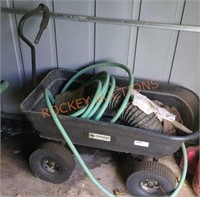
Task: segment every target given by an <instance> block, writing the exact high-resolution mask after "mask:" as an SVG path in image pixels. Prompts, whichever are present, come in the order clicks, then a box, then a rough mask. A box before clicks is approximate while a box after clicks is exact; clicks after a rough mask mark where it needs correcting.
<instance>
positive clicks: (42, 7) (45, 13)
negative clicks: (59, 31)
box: [18, 4, 50, 87]
mask: <svg viewBox="0 0 200 197" xmlns="http://www.w3.org/2000/svg"><path fill="white" fill-rule="evenodd" d="M41 11H42V12H43V16H42V21H41V23H40V29H39V31H38V33H37V35H36V38H35V41H34V43H35V44H38V43H39V40H40V38H41V36H42V33H43V31H44V30H45V29H46V27H47V25H48V22H49V17H50V11H49V8H48V7H47V6H46V5H44V4H40V5H39V6H38V7H37V8H35V9H33V10H31V11H29V12H27V13H26V14H25V15H24V16H22V18H21V20H20V21H19V25H18V34H19V37H20V38H21V39H22V40H23V41H24V42H25V43H26V44H27V45H28V46H29V47H30V48H31V62H32V83H33V86H34V87H35V86H36V57H35V47H34V45H33V44H32V43H31V42H30V41H29V40H28V39H27V38H26V37H25V36H24V34H23V27H24V23H25V21H26V20H27V19H28V18H30V17H31V16H33V15H35V14H38V13H39V12H41Z"/></svg>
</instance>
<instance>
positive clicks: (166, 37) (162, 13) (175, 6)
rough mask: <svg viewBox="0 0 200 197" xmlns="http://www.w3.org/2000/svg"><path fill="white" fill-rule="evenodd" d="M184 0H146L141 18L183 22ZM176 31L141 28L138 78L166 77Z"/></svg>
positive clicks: (137, 66) (136, 72)
mask: <svg viewBox="0 0 200 197" xmlns="http://www.w3.org/2000/svg"><path fill="white" fill-rule="evenodd" d="M183 5H184V1H183V0H170V1H164V0H143V1H142V7H141V15H140V20H142V21H152V22H163V23H180V20H181V15H182V10H183ZM176 37H177V33H176V32H175V33H174V32H172V31H169V30H159V29H147V28H140V29H139V35H138V40H137V51H136V60H135V65H134V66H135V69H134V72H135V75H136V77H138V78H143V79H154V80H160V81H166V79H167V76H168V75H169V71H170V68H171V61H172V58H173V52H174V50H175V43H176Z"/></svg>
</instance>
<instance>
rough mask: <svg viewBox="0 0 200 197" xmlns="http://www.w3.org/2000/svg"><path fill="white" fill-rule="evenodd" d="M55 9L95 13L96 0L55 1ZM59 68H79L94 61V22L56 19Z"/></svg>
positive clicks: (58, 10) (86, 13)
mask: <svg viewBox="0 0 200 197" xmlns="http://www.w3.org/2000/svg"><path fill="white" fill-rule="evenodd" d="M54 11H55V12H61V13H73V14H80V15H81V14H83V15H92V16H93V15H94V1H93V0H84V1H54ZM55 21H56V40H57V53H58V64H59V65H58V66H59V68H70V69H78V68H79V67H81V66H83V65H88V64H91V63H93V62H94V24H92V23H79V22H73V21H65V20H60V19H56V20H55Z"/></svg>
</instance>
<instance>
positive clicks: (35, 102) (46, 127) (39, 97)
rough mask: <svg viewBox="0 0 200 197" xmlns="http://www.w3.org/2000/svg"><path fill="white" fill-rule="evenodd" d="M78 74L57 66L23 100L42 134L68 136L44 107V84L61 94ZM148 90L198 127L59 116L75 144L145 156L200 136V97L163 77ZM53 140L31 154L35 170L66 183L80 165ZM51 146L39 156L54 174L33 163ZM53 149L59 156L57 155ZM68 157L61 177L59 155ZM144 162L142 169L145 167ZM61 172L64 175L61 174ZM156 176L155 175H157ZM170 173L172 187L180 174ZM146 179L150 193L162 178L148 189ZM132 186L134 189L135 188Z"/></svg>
mask: <svg viewBox="0 0 200 197" xmlns="http://www.w3.org/2000/svg"><path fill="white" fill-rule="evenodd" d="M73 74H74V72H72V71H69V70H65V69H57V70H53V71H51V72H50V73H49V74H48V75H47V76H46V77H45V78H44V79H43V80H42V82H41V83H40V84H39V85H38V86H37V87H36V89H34V90H33V91H32V92H31V94H29V96H28V97H27V98H26V99H25V100H24V101H23V103H22V104H21V111H22V112H24V113H25V115H26V117H27V118H28V119H29V120H30V121H31V123H32V124H33V127H34V128H35V130H37V131H38V132H39V134H40V136H41V137H42V138H46V139H48V140H53V141H64V139H63V137H62V136H61V134H60V132H59V131H58V128H57V127H56V126H55V124H54V122H53V120H52V119H51V117H49V116H47V115H45V114H44V113H42V112H43V111H42V110H44V108H47V106H46V104H45V100H44V89H45V88H48V89H49V90H50V91H51V92H52V94H53V95H55V94H57V93H58V92H59V91H60V90H61V88H62V86H63V85H64V84H65V83H66V81H67V80H68V79H69V78H70V77H71V76H72V75H73ZM86 79H87V76H86V75H84V76H83V77H80V79H79V81H77V83H79V82H80V81H84V80H86ZM136 82H137V81H136ZM117 85H118V86H119V87H125V86H126V85H127V79H126V78H117ZM142 93H143V94H145V95H146V96H148V97H149V98H150V99H155V100H159V101H161V102H163V103H164V104H166V105H169V106H174V107H176V108H177V109H178V111H179V112H180V114H181V117H182V119H183V122H184V124H185V126H187V127H188V128H189V129H191V130H193V131H194V133H193V134H191V135H187V136H170V135H166V134H160V133H155V132H153V131H150V130H145V129H139V128H133V127H129V126H124V125H120V124H113V123H108V122H102V121H98V122H97V121H93V120H86V119H82V118H72V117H69V116H65V115H58V116H59V119H60V121H61V123H62V125H63V126H64V128H65V130H66V131H67V133H68V135H69V136H70V138H71V140H72V141H73V143H74V144H78V145H84V146H90V147H95V148H101V149H107V150H112V151H118V152H125V153H132V154H137V155H143V156H150V157H152V158H160V157H162V156H166V155H170V154H173V153H174V152H176V151H177V150H178V149H179V148H180V146H181V144H182V143H183V142H184V141H187V140H193V139H195V138H197V137H198V135H199V131H198V129H199V122H198V121H199V107H198V106H199V98H198V97H197V95H195V94H194V93H193V92H192V91H190V90H188V89H186V88H183V87H181V86H177V85H169V84H162V83H160V84H159V86H158V87H157V88H156V89H154V90H148V91H142ZM50 144H51V145H49V144H48V143H47V144H46V145H43V146H42V147H41V148H40V149H38V150H36V152H34V153H33V154H32V156H31V157H30V162H32V163H31V164H30V165H32V166H33V167H32V169H33V171H34V170H35V172H36V174H37V173H38V176H39V177H40V178H42V179H44V180H47V181H51V182H54V183H60V182H63V181H65V180H67V179H68V178H69V176H70V174H71V172H72V171H73V168H74V161H73V158H72V157H71V156H70V152H69V151H68V150H67V149H66V148H64V147H62V146H61V145H60V144H56V143H55V142H54V143H50ZM53 144H54V145H53ZM53 146H54V147H53ZM52 147H53V148H52ZM64 149H65V150H64ZM45 150H48V151H47V152H48V154H49V152H51V155H49V156H45V157H44V158H39V159H40V160H41V161H42V162H41V164H42V165H41V168H42V167H44V169H46V171H47V172H49V174H50V175H48V176H47V175H46V174H45V172H42V173H41V172H38V169H34V165H33V163H34V162H35V161H34V162H33V160H35V159H36V160H37V159H38V157H39V156H38V155H39V153H40V154H41V151H43V152H42V153H44V152H45ZM37 151H39V152H37ZM66 151H67V152H66ZM52 155H57V156H56V157H53V156H52ZM66 155H68V156H66ZM51 157H53V159H49V158H51ZM62 157H64V158H63V160H64V161H66V160H68V161H67V165H68V172H67V173H65V175H60V176H59V177H58V174H59V172H60V168H61V167H62V164H60V165H61V167H59V165H57V164H56V162H57V163H59V162H61V163H62V161H59V159H58V158H62ZM66 157H67V159H66ZM45 158H47V159H45ZM39 159H38V160H39ZM145 162H146V164H144V163H143V164H142V166H143V167H144V168H148V166H149V165H150V166H151V169H152V170H153V171H152V173H155V174H156V173H157V170H156V169H159V168H161V171H165V170H163V169H162V168H164V169H166V166H164V167H163V166H162V165H161V166H159V165H160V164H159V163H158V165H156V164H155V162H152V163H148V162H147V161H145ZM63 165H64V164H63ZM154 165H156V166H154ZM145 166H146V167H145ZM140 168H141V169H142V167H140ZM141 169H140V170H141ZM39 171H40V169H39ZM163 173H165V172H163ZM169 173H170V172H168V174H169ZM60 174H61V173H60ZM51 175H52V176H51ZM157 175H158V174H157ZM56 176H57V177H58V178H56ZM140 176H141V175H140ZM159 176H160V175H159ZM161 176H162V175H161ZM163 176H165V175H163ZM130 177H131V176H130ZM168 177H169V176H168ZM130 179H131V178H129V182H128V184H127V185H128V187H131V186H130V184H132V183H131V181H130ZM134 179H135V178H134ZM151 179H152V180H153V178H151ZM166 179H167V180H168V181H169V183H164V184H165V185H166V187H168V186H167V184H169V185H170V184H171V185H173V184H174V183H172V182H174V180H170V178H166ZM145 180H147V182H148V180H149V179H144V181H143V182H142V181H141V188H142V189H143V190H144V191H145V192H146V193H147V194H149V192H150V193H151V190H152V188H153V189H156V188H157V186H156V184H157V182H155V181H154V182H153V184H154V186H153V187H150V190H149V187H146V188H147V189H145V186H144V187H143V185H142V183H144V185H148V184H149V182H148V183H146V182H145ZM161 182H162V180H161ZM160 184H162V183H160ZM171 185H170V186H169V188H168V189H166V191H167V190H168V191H170V189H171V188H170V187H171ZM129 191H130V192H131V193H133V192H132V191H131V189H130V188H129ZM134 194H137V193H134ZM138 194H140V193H138Z"/></svg>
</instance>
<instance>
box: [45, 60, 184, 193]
mask: <svg viewBox="0 0 200 197" xmlns="http://www.w3.org/2000/svg"><path fill="white" fill-rule="evenodd" d="M108 66H110V67H114V68H122V69H124V70H125V71H126V72H127V73H128V75H129V88H128V91H127V94H126V96H125V97H124V100H123V102H122V104H121V106H120V107H119V109H118V111H117V112H116V114H115V115H114V117H113V118H112V119H111V122H113V123H114V122H115V121H116V120H117V119H118V118H119V116H120V115H121V113H122V112H123V110H124V109H125V107H126V105H127V103H128V100H129V98H130V93H131V90H132V89H133V83H134V80H133V76H132V73H131V71H130V70H129V68H128V67H126V66H124V65H122V64H117V63H100V64H95V65H91V66H88V67H85V68H83V69H81V70H80V71H79V72H77V73H76V74H75V75H74V76H72V78H70V80H69V81H68V82H67V83H66V84H65V86H64V88H63V89H62V91H61V92H62V93H63V92H65V91H66V90H67V89H68V87H69V86H70V85H71V84H72V83H73V82H74V80H76V79H77V78H78V77H79V76H80V75H82V74H84V73H85V72H87V71H89V70H92V69H95V68H100V67H108ZM102 75H104V77H105V78H104V79H105V80H104V81H103V83H102V80H100V79H101V77H102ZM91 83H97V90H96V93H95V94H94V95H95V96H94V97H93V100H92V101H91V103H90V105H89V106H85V107H84V108H82V109H80V110H79V111H78V112H75V113H74V114H71V116H79V115H80V116H81V117H82V118H91V116H92V115H93V114H94V113H95V112H96V111H97V109H98V108H99V106H100V105H101V103H102V97H105V96H106V95H107V98H106V101H105V102H104V104H103V106H101V110H100V112H98V115H97V116H96V117H95V118H94V119H95V120H99V119H100V118H101V116H102V115H103V113H104V111H105V109H106V107H107V105H108V103H109V101H110V99H111V97H112V93H113V91H114V87H115V79H114V78H113V77H112V76H111V77H110V76H109V75H108V74H107V73H101V74H99V75H97V76H96V77H94V78H92V80H90V81H89V82H88V85H90V84H91ZM45 101H46V104H47V107H48V109H49V111H50V113H51V116H52V119H53V121H54V123H55V124H56V126H57V127H58V129H59V131H60V132H61V134H62V136H63V138H64V139H65V141H66V142H67V144H68V146H69V147H70V149H71V150H72V152H73V154H74V155H75V157H76V158H77V160H78V161H79V163H80V165H81V166H82V168H83V169H84V171H85V172H86V174H87V175H88V177H89V178H90V179H91V180H92V182H93V183H94V184H95V185H96V186H97V187H98V188H99V189H100V190H101V191H102V192H103V193H104V194H106V196H109V197H115V196H114V195H113V194H112V193H110V192H109V191H107V190H106V189H105V188H104V187H103V186H102V185H101V184H100V183H99V182H98V181H97V180H96V179H95V177H94V176H93V175H92V173H91V172H90V170H89V169H88V167H87V166H86V164H85V163H84V161H83V160H82V158H81V156H80V154H79V153H78V151H77V149H76V147H75V146H74V145H73V143H72V141H71V140H70V138H69V136H68V134H67V132H66V131H65V129H64V127H63V126H62V124H61V123H60V121H59V119H58V117H57V115H56V113H55V111H54V109H53V107H52V104H54V103H55V99H54V96H53V95H52V94H51V92H50V91H49V90H48V89H45ZM182 151H183V156H184V169H183V174H182V177H181V180H180V182H179V184H178V186H177V188H176V189H175V191H174V192H173V193H172V194H171V196H170V197H175V196H176V195H177V194H178V192H179V191H180V189H181V187H182V186H183V183H184V180H185V177H186V174H187V153H186V148H185V145H184V143H183V144H182Z"/></svg>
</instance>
